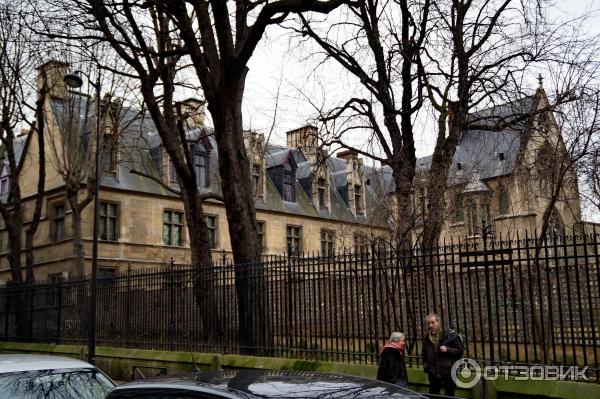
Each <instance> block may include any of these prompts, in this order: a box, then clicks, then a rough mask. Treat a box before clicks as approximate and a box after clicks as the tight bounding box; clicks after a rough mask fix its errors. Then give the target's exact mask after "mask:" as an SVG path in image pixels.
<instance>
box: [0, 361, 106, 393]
mask: <svg viewBox="0 0 600 399" xmlns="http://www.w3.org/2000/svg"><path fill="white" fill-rule="evenodd" d="M114 386H115V383H114V382H113V381H112V380H111V379H110V378H109V377H107V376H106V375H105V374H104V373H102V371H100V370H98V369H97V368H96V367H94V366H92V365H91V364H89V363H86V362H83V361H81V360H77V359H72V358H68V357H60V356H47V355H28V354H27V355H24V354H15V355H0V399H38V398H44V399H103V398H105V397H106V394H107V393H108V392H109V391H110V390H111V389H112V388H113V387H114Z"/></svg>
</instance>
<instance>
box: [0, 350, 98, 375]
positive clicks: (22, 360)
mask: <svg viewBox="0 0 600 399" xmlns="http://www.w3.org/2000/svg"><path fill="white" fill-rule="evenodd" d="M83 368H94V366H92V365H91V364H89V363H86V362H84V361H81V360H77V359H73V358H70V357H63V356H50V355H30V354H14V355H0V373H13V372H18V371H34V370H57V369H83Z"/></svg>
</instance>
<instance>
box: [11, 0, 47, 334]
mask: <svg viewBox="0 0 600 399" xmlns="http://www.w3.org/2000/svg"><path fill="white" fill-rule="evenodd" d="M25 8H26V6H25V5H24V4H20V3H19V4H15V3H14V2H11V3H10V4H7V3H2V5H1V9H0V119H1V122H0V141H1V144H2V145H1V150H2V160H3V165H2V168H3V177H4V178H5V180H4V184H5V187H6V189H7V190H6V194H5V195H4V196H3V198H2V200H0V214H1V215H2V218H3V220H4V227H5V228H6V230H7V233H8V241H9V254H8V261H9V264H10V273H11V284H12V285H13V286H14V287H16V288H17V289H19V288H20V286H21V285H22V284H23V283H33V282H34V280H35V276H34V271H33V264H34V257H33V238H34V235H35V232H36V231H37V228H38V226H39V221H40V218H41V211H42V203H43V194H44V185H45V152H44V127H45V122H44V102H45V98H46V93H48V91H49V83H48V80H47V79H46V76H42V78H41V79H40V81H39V82H38V86H37V87H35V86H31V83H30V82H31V81H32V80H33V76H34V66H35V63H36V62H39V60H40V58H39V53H38V52H37V51H35V50H34V48H33V46H32V42H33V35H32V34H31V32H30V31H29V30H28V28H27V27H28V25H29V23H30V21H29V20H28V17H27V14H26V13H25V12H24V11H25ZM30 79H31V80H30ZM32 101H36V102H35V105H33V104H32ZM32 115H33V119H31V116H32ZM19 127H21V129H23V130H21V131H22V132H24V134H20V133H21V131H20V130H19ZM34 137H35V139H36V140H37V147H38V152H37V154H35V155H37V157H38V161H39V162H40V167H39V169H38V176H37V194H36V195H35V196H34V198H35V201H34V205H33V210H32V212H31V215H29V214H26V212H25V202H24V199H23V196H22V190H21V183H20V173H21V171H22V165H23V162H24V159H25V155H26V153H25V151H27V149H28V147H29V146H30V143H31V142H32V140H34ZM26 221H29V222H30V223H29V226H28V227H27V228H26V229H25V222H26ZM23 233H24V235H25V246H24V247H23ZM23 249H25V270H26V273H25V278H23V274H22V268H23V265H22V262H21V252H22V251H23ZM15 304H16V309H17V335H18V336H19V337H28V336H30V334H31V331H29V330H28V327H29V323H27V320H26V319H27V315H26V312H25V310H24V309H25V308H24V307H25V298H24V292H23V291H19V294H18V295H16V296H15Z"/></svg>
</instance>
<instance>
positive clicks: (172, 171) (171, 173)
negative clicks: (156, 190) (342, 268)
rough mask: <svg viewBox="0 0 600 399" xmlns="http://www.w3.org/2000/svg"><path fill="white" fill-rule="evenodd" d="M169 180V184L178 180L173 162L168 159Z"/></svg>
mask: <svg viewBox="0 0 600 399" xmlns="http://www.w3.org/2000/svg"><path fill="white" fill-rule="evenodd" d="M169 180H170V181H171V184H173V183H177V182H178V181H179V176H177V171H176V170H175V164H174V163H173V161H172V160H170V159H169Z"/></svg>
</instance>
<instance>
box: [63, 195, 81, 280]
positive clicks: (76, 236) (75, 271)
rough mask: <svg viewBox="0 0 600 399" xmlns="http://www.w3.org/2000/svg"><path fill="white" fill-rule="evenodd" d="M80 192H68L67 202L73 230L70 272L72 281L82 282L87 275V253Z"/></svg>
mask: <svg viewBox="0 0 600 399" xmlns="http://www.w3.org/2000/svg"><path fill="white" fill-rule="evenodd" d="M78 191H79V190H77V191H73V190H67V201H68V202H69V208H71V229H72V230H73V262H72V263H71V269H70V270H69V279H70V280H80V279H82V278H83V276H84V274H85V251H84V249H83V234H82V231H81V212H82V210H83V207H81V206H80V204H79V198H78V195H77V194H78Z"/></svg>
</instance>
